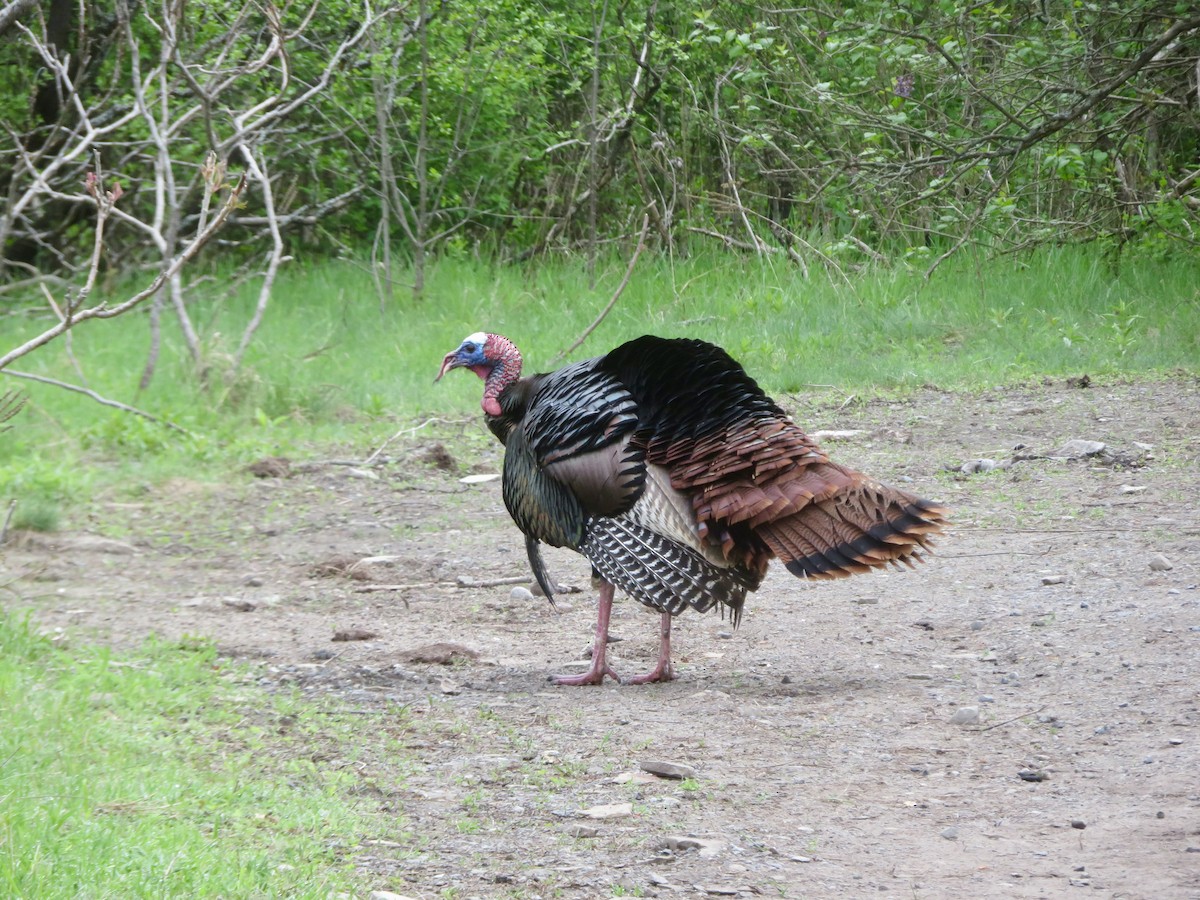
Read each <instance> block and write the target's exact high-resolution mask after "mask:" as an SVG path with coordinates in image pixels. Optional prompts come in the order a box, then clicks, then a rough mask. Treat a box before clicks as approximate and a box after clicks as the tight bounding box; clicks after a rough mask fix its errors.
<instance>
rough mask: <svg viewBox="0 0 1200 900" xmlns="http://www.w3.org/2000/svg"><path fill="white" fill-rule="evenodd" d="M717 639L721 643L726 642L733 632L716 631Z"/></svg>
mask: <svg viewBox="0 0 1200 900" xmlns="http://www.w3.org/2000/svg"><path fill="white" fill-rule="evenodd" d="M717 637H718V638H720V639H721V640H723V641H727V640H729V639H731V638H732V637H733V632H732V631H718V632H717Z"/></svg>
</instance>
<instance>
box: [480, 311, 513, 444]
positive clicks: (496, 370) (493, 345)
mask: <svg viewBox="0 0 1200 900" xmlns="http://www.w3.org/2000/svg"><path fill="white" fill-rule="evenodd" d="M487 343H488V345H489V347H490V352H489V356H491V360H492V363H491V370H490V371H489V372H488V373H487V374H486V376H484V379H483V411H484V412H485V413H487V415H488V418H489V419H491V418H493V417H498V416H502V415H503V411H502V410H501V407H500V399H499V398H500V395H501V394H503V393H504V391H505V389H506V388H507V387H508V386H509V385H510V384H513V383H514V382H516V381H517V380H519V379H520V377H521V352H520V351H519V350H518V349H517V347H516V345H515V344H514V343H513V342H512V341H510V340H509V339H508V338H506V337H504V336H503V335H500V334H489V335H488V336H487ZM476 372H477V373H478V374H480V375H483V373H482V372H479V369H476ZM493 430H494V429H493Z"/></svg>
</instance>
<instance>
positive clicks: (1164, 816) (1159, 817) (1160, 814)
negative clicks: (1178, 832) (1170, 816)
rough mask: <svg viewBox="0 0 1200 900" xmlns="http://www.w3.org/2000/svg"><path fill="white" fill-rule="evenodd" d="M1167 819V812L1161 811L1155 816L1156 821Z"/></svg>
mask: <svg viewBox="0 0 1200 900" xmlns="http://www.w3.org/2000/svg"><path fill="white" fill-rule="evenodd" d="M1166 817H1167V814H1166V813H1165V812H1163V811H1162V810H1161V809H1160V810H1159V811H1158V812H1156V813H1155V814H1154V818H1156V819H1165V818H1166Z"/></svg>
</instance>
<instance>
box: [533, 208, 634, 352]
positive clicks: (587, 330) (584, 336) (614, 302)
mask: <svg viewBox="0 0 1200 900" xmlns="http://www.w3.org/2000/svg"><path fill="white" fill-rule="evenodd" d="M649 227H650V214H649V213H647V214H645V215H643V216H642V232H641V234H639V235H638V241H637V246H636V247H635V248H634V250H633V255H632V256H631V257H629V265H628V266H626V267H625V276H624V277H623V278H622V279H621V283H620V284H618V285H617V289H616V290H615V291H613V295H612V297H611V299H609V301H608V305H607V306H605V307H604V309H603V310H601V311H600V315H598V316H596V319H595V321H594V322H592V324H591V325H589V326H588V327H587V328H585V329H584V332H583V334H581V335H580V336H579V337H578V338H577V339H576V340H575V343H573V344H572V345H571V346H570V347H568V348H567V349H566V350H562V351H560V352H559V353H558V354H557V355H556V356H555V357H554V358H553V359H552V360H550V362H551V364H554V363H557V362H558V361H560V360H562V359H564V358H565V357H566V356H567V355H569V354H570V353H572V352H574V351H575V350H577V349H579V347H580V345H582V344H583V342H584V341H586V340H587V339H588V335H590V334H591V333H592V332H593V331H595V330H596V328H597V327H599V325H600V323H601V322H603V321H604V318H605V316H607V315H608V314H609V313H610V312H612V308H613V307H614V306H616V305H617V300H618V299H619V298H620V296H621V294H623V293H624V292H625V286H626V285H627V284H629V276H630V275H632V274H633V267H634V266H635V265H636V264H637V261H638V257H639V256H641V255H642V250H644V249H645V248H646V231H647V229H649Z"/></svg>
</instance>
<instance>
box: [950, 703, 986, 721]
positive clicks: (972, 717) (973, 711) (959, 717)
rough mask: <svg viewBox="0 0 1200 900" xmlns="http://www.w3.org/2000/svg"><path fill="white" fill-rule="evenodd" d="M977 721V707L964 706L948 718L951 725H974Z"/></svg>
mask: <svg viewBox="0 0 1200 900" xmlns="http://www.w3.org/2000/svg"><path fill="white" fill-rule="evenodd" d="M978 721H979V707H978V706H964V707H962V708H961V709H960V710H958V712H956V713H955V714H954V715H952V716H951V717H950V724H951V725H974V724H975V723H976V722H978Z"/></svg>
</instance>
